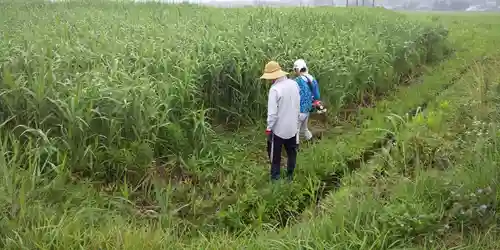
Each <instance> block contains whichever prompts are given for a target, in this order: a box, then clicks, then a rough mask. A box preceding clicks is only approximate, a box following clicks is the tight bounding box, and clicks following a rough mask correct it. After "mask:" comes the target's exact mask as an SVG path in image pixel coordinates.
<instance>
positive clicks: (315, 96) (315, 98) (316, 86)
mask: <svg viewBox="0 0 500 250" xmlns="http://www.w3.org/2000/svg"><path fill="white" fill-rule="evenodd" d="M312 94H313V101H318V100H320V95H319V84H318V81H317V80H316V79H314V80H313V82H312Z"/></svg>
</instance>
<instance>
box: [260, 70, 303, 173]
mask: <svg viewBox="0 0 500 250" xmlns="http://www.w3.org/2000/svg"><path fill="white" fill-rule="evenodd" d="M287 75H288V73H287V72H285V71H283V70H281V66H280V65H279V64H278V63H277V62H275V61H270V62H269V63H267V64H266V66H265V67H264V73H263V74H262V76H261V77H260V78H261V79H266V80H271V83H272V85H271V89H269V97H268V103H267V128H266V134H267V136H268V141H267V153H268V156H269V159H270V160H271V180H273V181H274V180H277V179H279V177H280V171H281V168H280V165H281V149H282V147H283V146H285V150H286V154H287V158H288V162H287V177H288V180H289V181H291V180H292V179H293V172H294V169H295V165H296V159H297V142H296V141H297V139H296V137H297V131H298V127H297V126H298V119H299V112H300V94H299V88H298V86H297V84H296V82H295V81H293V80H291V79H288V77H287Z"/></svg>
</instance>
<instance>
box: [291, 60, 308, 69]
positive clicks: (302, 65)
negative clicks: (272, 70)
mask: <svg viewBox="0 0 500 250" xmlns="http://www.w3.org/2000/svg"><path fill="white" fill-rule="evenodd" d="M303 68H305V69H306V70H307V65H306V61H304V59H299V60H297V61H295V62H294V63H293V69H303Z"/></svg>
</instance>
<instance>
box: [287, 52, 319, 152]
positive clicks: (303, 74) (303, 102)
mask: <svg viewBox="0 0 500 250" xmlns="http://www.w3.org/2000/svg"><path fill="white" fill-rule="evenodd" d="M293 69H294V71H295V73H296V74H297V76H298V77H297V78H296V79H295V81H296V82H297V84H298V86H299V89H300V115H299V121H298V129H297V144H299V141H300V140H299V137H300V134H303V135H304V137H305V138H306V140H307V141H309V140H311V139H312V137H313V136H312V133H311V131H309V129H308V127H307V123H308V121H309V114H310V112H311V110H312V108H313V106H315V107H322V105H321V101H320V99H319V98H320V95H319V86H318V81H317V80H316V79H315V78H314V77H313V76H312V75H311V74H309V71H308V69H307V65H306V62H305V61H304V60H303V59H298V60H296V61H295V62H294V63H293Z"/></svg>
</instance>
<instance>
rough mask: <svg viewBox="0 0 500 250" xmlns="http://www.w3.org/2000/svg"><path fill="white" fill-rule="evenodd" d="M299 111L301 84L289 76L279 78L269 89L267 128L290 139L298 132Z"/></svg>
mask: <svg viewBox="0 0 500 250" xmlns="http://www.w3.org/2000/svg"><path fill="white" fill-rule="evenodd" d="M299 113H300V94H299V86H298V85H297V83H296V82H295V81H294V80H291V79H288V78H287V77H281V78H279V79H277V80H276V81H275V82H274V84H273V85H272V86H271V89H269V99H268V101H267V129H270V130H271V131H272V132H273V133H274V134H275V135H277V136H279V137H281V138H283V139H290V138H292V137H293V136H295V135H296V134H297V129H298V119H299Z"/></svg>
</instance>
